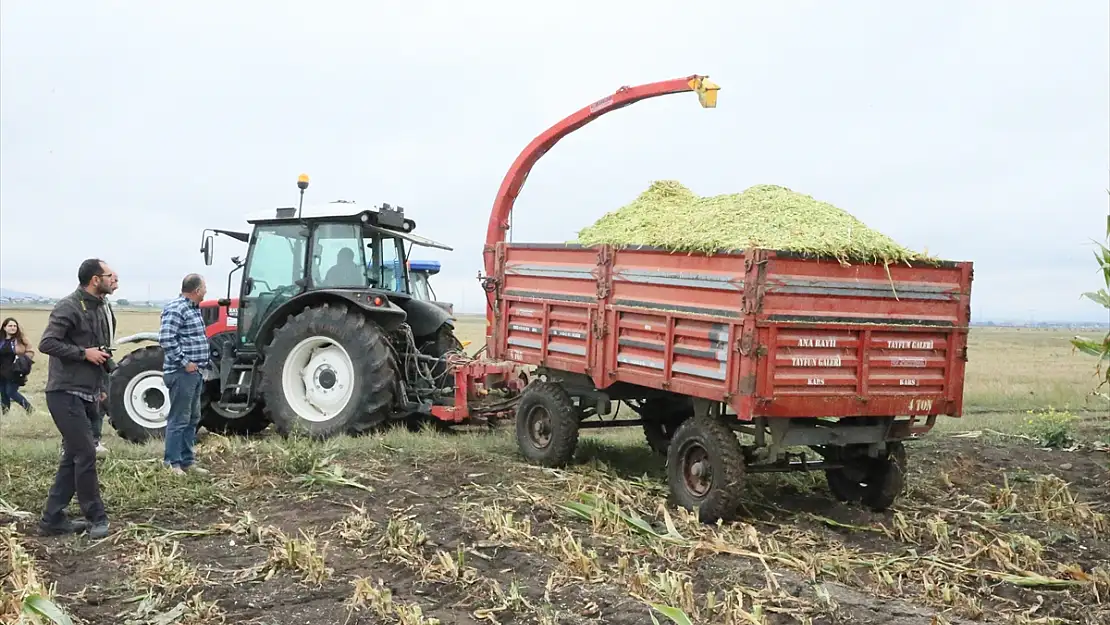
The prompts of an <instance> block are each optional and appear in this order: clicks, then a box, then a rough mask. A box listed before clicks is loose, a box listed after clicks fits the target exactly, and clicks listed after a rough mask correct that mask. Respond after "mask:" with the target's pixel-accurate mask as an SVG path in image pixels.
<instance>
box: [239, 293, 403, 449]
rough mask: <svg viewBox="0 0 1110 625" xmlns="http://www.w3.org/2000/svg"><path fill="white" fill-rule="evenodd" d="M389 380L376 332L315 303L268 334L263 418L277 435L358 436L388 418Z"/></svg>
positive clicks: (354, 316)
mask: <svg viewBox="0 0 1110 625" xmlns="http://www.w3.org/2000/svg"><path fill="white" fill-rule="evenodd" d="M395 377H396V373H395V372H394V369H393V363H392V360H391V359H390V353H389V347H388V346H387V345H386V337H385V334H384V333H383V332H382V330H381V327H380V326H378V324H376V323H374V322H373V321H372V320H371V319H369V318H368V317H367V316H366V315H365V314H363V313H362V312H359V311H349V310H348V309H347V308H346V307H344V306H335V305H330V304H323V305H321V306H319V307H313V308H307V309H305V310H303V311H301V312H300V313H297V314H296V315H293V316H292V317H290V318H289V319H288V320H287V321H286V322H285V324H284V325H282V326H281V327H280V328H278V329H277V330H276V331H275V332H274V336H273V339H272V340H271V341H270V344H269V346H268V347H267V348H266V360H265V361H264V362H263V364H262V383H261V385H260V387H261V393H262V399H263V404H264V407H265V408H264V409H265V411H266V415H267V416H268V417H269V418H270V420H271V421H272V422H273V423H274V426H275V427H276V428H277V430H278V432H279V433H280V434H282V435H283V436H288V435H290V434H293V433H302V434H305V435H307V436H309V437H310V438H315V439H321V440H322V439H326V438H331V437H333V436H336V435H340V434H344V433H346V434H361V433H364V432H366V431H368V430H370V429H371V428H373V427H376V426H378V425H381V424H382V423H383V422H385V421H386V419H388V418H389V416H390V415H391V414H392V408H393V393H394V386H395Z"/></svg>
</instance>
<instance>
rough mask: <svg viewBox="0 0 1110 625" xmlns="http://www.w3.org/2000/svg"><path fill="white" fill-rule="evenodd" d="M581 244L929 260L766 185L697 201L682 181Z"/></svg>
mask: <svg viewBox="0 0 1110 625" xmlns="http://www.w3.org/2000/svg"><path fill="white" fill-rule="evenodd" d="M577 243H579V244H582V245H598V244H603V243H607V244H610V245H613V246H616V247H630V246H637V245H644V246H651V247H659V248H663V249H668V250H672V251H676V252H701V253H713V252H719V251H723V250H744V249H748V248H763V249H771V250H778V251H788V252H799V253H804V254H809V255H813V256H821V257H830V258H837V259H840V260H842V261H847V260H855V261H862V262H883V263H890V262H901V261H909V260H916V259H924V256H923V255H921V254H917V253H916V252H913V251H911V250H908V249H906V248H904V247H902V246H901V245H898V244H897V243H896V242H895V241H894V240H893V239H891V238H890V237H887V236H886V235H884V234H882V233H879V232H876V231H874V230H872V229H870V228H868V227H867V226H866V225H864V224H863V222H861V221H859V220H858V219H856V218H855V217H853V216H852V215H850V214H848V213H847V212H845V211H843V210H841V209H839V208H837V207H835V206H833V205H832V204H829V203H828V202H821V201H819V200H815V199H814V198H812V197H810V196H808V195H804V194H801V193H797V192H795V191H791V190H790V189H787V188H785V187H780V186H776V185H767V184H764V185H756V186H753V187H750V188H749V189H747V190H746V191H744V192H743V193H732V194H727V195H716V196H712V197H698V196H697V195H696V194H694V193H693V192H692V191H690V190H689V189H687V188H686V187H684V186H682V184H680V183H679V182H677V181H674V180H661V181H656V182H654V183H652V185H651V187H649V188H648V190H647V191H644V192H643V193H641V194H640V196H639V197H637V198H636V199H635V200H634V201H633V202H632V203H631V204H628V205H627V206H624V207H622V208H620V209H617V210H616V211H613V212H611V213H608V214H607V215H605V216H604V217H602V218H601V219H599V220H598V221H597V222H596V223H594V224H593V225H592V226H589V227H587V228H584V229H582V230H581V231H579V233H578V240H577Z"/></svg>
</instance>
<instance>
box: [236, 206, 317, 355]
mask: <svg viewBox="0 0 1110 625" xmlns="http://www.w3.org/2000/svg"><path fill="white" fill-rule="evenodd" d="M253 239H254V240H253V244H252V245H251V249H250V253H249V254H248V256H247V266H246V270H245V271H244V273H243V286H242V288H241V289H240V291H239V299H240V303H239V330H240V332H241V334H240V336H241V340H242V342H244V343H253V342H254V337H255V335H256V334H257V332H258V329H257V327H256V325H257V324H256V321H257V320H259V319H263V318H265V317H266V315H267V314H268V313H269V312H270V311H271V310H275V309H276V308H277V307H278V306H281V304H283V303H284V302H286V301H288V300H289V299H290V298H292V297H293V296H294V295H297V294H298V293H300V292H301V290H302V289H303V286H302V285H303V283H302V282H301V281H302V279H303V278H304V262H305V251H306V249H307V246H306V243H307V240H306V239H307V230H306V229H305V228H303V227H302V226H301V225H300V224H280V225H259V226H257V227H256V228H255V231H254V236H253Z"/></svg>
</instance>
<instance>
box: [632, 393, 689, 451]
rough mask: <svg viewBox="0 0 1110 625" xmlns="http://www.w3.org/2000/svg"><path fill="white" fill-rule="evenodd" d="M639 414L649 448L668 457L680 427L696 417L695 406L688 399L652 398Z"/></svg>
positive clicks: (642, 406) (646, 402)
mask: <svg viewBox="0 0 1110 625" xmlns="http://www.w3.org/2000/svg"><path fill="white" fill-rule="evenodd" d="M639 413H640V418H641V419H643V420H644V425H643V430H644V438H645V439H646V440H647V444H648V447H650V448H651V449H652V451H654V452H655V453H657V454H659V455H661V456H666V455H667V448H668V447H670V445H671V439H673V438H674V435H675V432H677V431H678V428H679V426H681V425H682V423H683V422H685V421H686V420H687V419H689V418H690V417H692V416H694V405H693V403H692V402H691V401H690V400H689V398H686V397H666V398H652V399H648V400H646V401H644V402H643V404H642V405H641V406H640V408H639Z"/></svg>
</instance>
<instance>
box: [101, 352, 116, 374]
mask: <svg viewBox="0 0 1110 625" xmlns="http://www.w3.org/2000/svg"><path fill="white" fill-rule="evenodd" d="M97 349H99V350H100V351H102V352H104V353H105V354H108V359H107V360H105V361H104V364H102V365H100V366H101V367H104V371H106V372H107V373H109V374H111V373H112V372H113V371H115V370H116V367H118V366H119V365H117V364H116V361H115V359H114V358H112V356H113V355H115V353H116V350H115V349H113V348H111V347H109V346H107V345H100V346H98V347H97Z"/></svg>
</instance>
